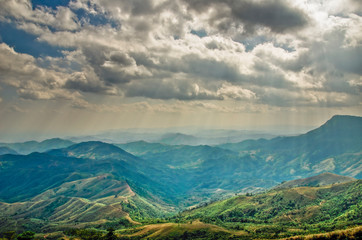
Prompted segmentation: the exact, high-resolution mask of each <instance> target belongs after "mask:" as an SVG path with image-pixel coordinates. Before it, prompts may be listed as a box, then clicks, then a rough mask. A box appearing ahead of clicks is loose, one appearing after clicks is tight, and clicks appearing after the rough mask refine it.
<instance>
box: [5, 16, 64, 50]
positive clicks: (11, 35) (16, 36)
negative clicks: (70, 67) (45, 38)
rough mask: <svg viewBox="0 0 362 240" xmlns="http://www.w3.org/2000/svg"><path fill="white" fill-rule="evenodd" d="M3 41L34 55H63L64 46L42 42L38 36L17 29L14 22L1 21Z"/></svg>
mask: <svg viewBox="0 0 362 240" xmlns="http://www.w3.org/2000/svg"><path fill="white" fill-rule="evenodd" d="M0 36H1V39H0V41H1V42H4V43H6V44H7V45H9V46H11V47H13V48H14V49H15V51H17V52H20V53H26V54H30V55H32V56H34V57H39V56H51V57H61V56H63V54H62V53H61V50H63V49H64V48H60V47H54V46H51V45H49V44H48V43H45V42H40V41H38V40H37V39H36V38H37V36H35V35H32V34H29V33H27V32H25V31H23V30H19V29H17V28H16V27H15V26H14V24H9V23H4V22H0Z"/></svg>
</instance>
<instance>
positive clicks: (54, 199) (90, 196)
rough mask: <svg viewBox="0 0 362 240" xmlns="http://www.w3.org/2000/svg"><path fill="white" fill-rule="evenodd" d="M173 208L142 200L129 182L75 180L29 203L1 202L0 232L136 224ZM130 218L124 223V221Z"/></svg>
mask: <svg viewBox="0 0 362 240" xmlns="http://www.w3.org/2000/svg"><path fill="white" fill-rule="evenodd" d="M171 210H172V209H165V208H164V207H163V206H161V205H159V204H157V203H155V202H152V201H149V200H147V199H145V198H142V197H140V196H139V195H137V194H136V193H134V192H133V191H132V189H131V188H130V186H129V185H128V184H127V182H125V181H118V180H115V179H112V176H111V175H101V176H97V177H91V178H87V179H81V180H76V181H71V182H67V183H64V184H62V185H61V186H59V187H56V188H52V189H49V190H47V191H45V192H44V193H42V194H39V195H38V196H35V197H34V198H32V199H30V200H29V201H25V202H16V203H0V226H1V227H0V230H6V229H17V230H36V231H54V230H57V229H63V228H65V227H72V226H78V227H91V226H93V227H95V226H99V225H105V226H106V225H107V223H109V224H113V225H116V226H117V225H118V227H121V225H122V224H126V225H131V224H130V223H133V224H136V222H134V221H133V220H132V219H131V218H133V219H136V220H137V219H142V218H154V217H158V216H160V215H162V214H164V213H166V212H169V211H171ZM124 218H126V219H128V220H126V221H125V222H123V223H121V224H117V222H118V223H119V220H120V219H124Z"/></svg>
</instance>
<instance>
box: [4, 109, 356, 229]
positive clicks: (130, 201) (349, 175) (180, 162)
mask: <svg viewBox="0 0 362 240" xmlns="http://www.w3.org/2000/svg"><path fill="white" fill-rule="evenodd" d="M361 136H362V118H361V117H354V116H334V117H333V118H331V119H330V120H328V121H327V122H326V123H325V124H323V125H322V126H321V127H319V128H317V129H315V130H312V131H310V132H307V133H305V134H302V135H298V136H287V137H276V138H272V139H258V140H245V141H241V142H237V143H227V144H220V145H214V146H209V145H196V146H192V145H175V142H171V143H172V144H166V143H168V142H167V141H172V139H177V137H176V138H174V137H175V136H174V135H172V136H165V138H164V139H168V140H167V141H160V142H158V143H150V142H146V141H136V142H129V143H124V144H110V143H105V142H100V141H88V142H81V143H74V142H72V141H69V140H63V139H50V140H45V141H43V142H35V141H30V142H25V143H3V144H0V146H2V147H1V148H0V201H1V204H0V223H1V224H0V225H1V226H2V227H1V229H0V230H4V229H9V228H14V229H20V230H36V231H56V230H59V229H62V228H65V227H70V226H72V225H74V224H77V226H78V227H96V226H103V227H104V228H105V227H106V226H115V227H122V226H123V227H125V226H130V225H137V224H139V223H143V222H145V221H150V219H154V218H159V217H162V218H165V217H170V216H172V215H174V214H176V213H177V212H179V211H182V210H185V209H189V208H193V207H195V206H202V204H203V203H208V202H210V201H215V200H219V199H227V198H230V197H232V196H234V195H235V194H237V195H243V194H246V193H247V194H257V193H261V192H265V191H267V190H268V189H271V188H272V187H275V188H274V190H272V191H274V192H275V191H284V190H283V189H290V188H291V187H301V186H309V187H313V186H314V187H317V186H319V187H322V186H325V185H329V184H332V183H335V184H336V183H339V184H343V183H345V182H350V181H354V182H356V181H355V179H360V178H361V176H362V158H361V154H362V152H361V150H362V137H361ZM178 137H182V138H183V137H184V136H182V135H179V136H178ZM325 172H330V173H325ZM320 174H321V175H320ZM335 174H339V175H343V176H342V177H341V176H337V175H335ZM316 175H318V176H316ZM301 178H306V179H303V180H295V179H301ZM290 180H295V181H291V182H287V183H285V182H284V181H290ZM281 182H284V183H282V184H280V183H281ZM278 184H279V185H278ZM343 186H347V185H343ZM348 186H349V185H348ZM353 186H354V187H353V189H359V188H360V185H358V186H355V185H353ZM321 189H322V188H321ZM323 189H328V188H323ZM331 189H332V188H331ZM308 191H309V190H308ZM313 191H314V190H313ZM321 191H322V192H323V191H325V190H321ZM322 192H319V190H318V191H317V192H313V194H317V193H318V194H319V193H320V194H322ZM268 194H269V193H267V195H266V197H265V198H269V197H270V196H271V195H268ZM273 194H274V193H273ZM283 194H284V192H283ZM288 194H289V193H288ZM298 194H299V195H303V194H304V193H300V192H298ZM318 194H317V195H318ZM323 194H324V193H323ZM348 194H349V193H348ZM299 195H298V196H299ZM307 195H308V194H307ZM317 195H311V197H312V198H314V196H317ZM288 196H289V195H288ZM303 196H305V194H304V195H303ZM284 198H285V197H283V199H284ZM236 199H239V198H236ZM318 199H320V201H322V199H324V200H326V201H327V200H328V198H327V195H326V196H324V195H323V196H322V197H320V195H318ZM224 201H228V200H224ZM230 201H232V202H233V201H235V200H230ZM255 201H256V200H255ZM293 201H295V199H294V200H293ZM328 201H329V200H328ZM236 202H239V200H237V201H236ZM315 202H316V201H314V202H313V203H315ZM200 204H201V205H200ZM248 204H249V203H248ZM250 204H251V203H250ZM283 204H284V203H283ZM303 204H304V203H303ZM229 205H230V204H229ZM231 205H232V204H231ZM303 206H304V205H303ZM305 206H307V205H305ZM265 207H267V206H265ZM269 208H270V206H269ZM269 208H268V209H269ZM197 209H199V207H198V208H197ZM263 209H264V208H263ZM265 209H267V208H265ZM265 209H264V210H262V211H264V212H262V213H260V214H264V213H265V211H269V210H265ZM224 210H225V209H224ZM195 211H196V210H195ZM200 211H201V210H200ZM210 211H211V210H210ZM243 211H244V210H243ZM258 211H259V210H258ZM270 211H271V210H270ZM273 211H274V210H273ZM275 211H276V210H275ZM305 211H307V210H305ZM212 212H214V210H212ZM217 214H219V215H220V214H221V213H217ZM341 214H342V213H341ZM219 215H218V216H219ZM182 216H184V217H186V218H189V219H193V220H195V219H196V218H194V217H193V216H198V215H197V214H196V215H193V212H191V213H190V214H189V213H188V214H187V215H182ZM205 216H206V215H205ZM318 216H319V215H318ZM120 219H123V220H122V221H121V220H120ZM268 219H269V220H270V219H271V221H274V220H272V219H273V218H272V217H269V218H268ZM278 219H279V218H278ZM254 220H255V219H254ZM259 220H261V219H259ZM259 220H258V221H259ZM269 220H268V221H269ZM205 221H206V220H205ZM278 221H279V220H278ZM213 224H214V223H213Z"/></svg>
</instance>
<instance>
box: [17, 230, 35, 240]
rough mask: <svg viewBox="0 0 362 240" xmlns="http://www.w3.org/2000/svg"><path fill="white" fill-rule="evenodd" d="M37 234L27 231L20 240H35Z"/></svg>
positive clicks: (19, 236) (20, 235)
mask: <svg viewBox="0 0 362 240" xmlns="http://www.w3.org/2000/svg"><path fill="white" fill-rule="evenodd" d="M34 235H35V233H34V232H32V231H26V232H23V233H22V234H19V235H18V240H32V239H34Z"/></svg>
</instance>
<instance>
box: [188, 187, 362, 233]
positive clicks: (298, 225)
mask: <svg viewBox="0 0 362 240" xmlns="http://www.w3.org/2000/svg"><path fill="white" fill-rule="evenodd" d="M361 199H362V180H357V181H353V182H348V183H343V184H335V185H330V186H325V187H298V188H292V189H282V190H272V191H269V192H267V193H264V194H258V195H255V196H236V197H233V198H231V199H227V200H224V201H218V202H214V203H211V204H209V205H207V206H204V207H200V208H197V209H193V210H189V211H185V212H183V213H182V217H181V219H184V220H187V221H189V220H192V219H201V221H203V222H208V223H214V224H218V225H220V226H224V227H227V228H236V229H244V230H246V231H248V232H249V233H253V234H254V235H255V236H259V235H260V236H264V237H265V238H268V237H269V236H273V234H276V233H278V234H280V235H278V236H289V235H290V236H292V235H297V234H298V233H299V234H300V233H303V234H307V233H318V232H323V231H331V230H334V229H340V228H345V227H348V226H355V225H361V224H362V220H361V219H362V206H361V203H362V202H361ZM274 237H276V235H275V236H274Z"/></svg>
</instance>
